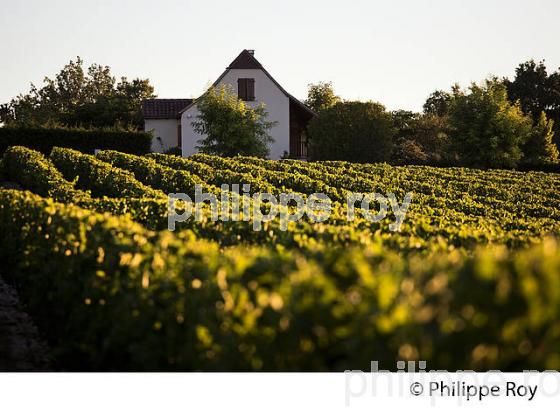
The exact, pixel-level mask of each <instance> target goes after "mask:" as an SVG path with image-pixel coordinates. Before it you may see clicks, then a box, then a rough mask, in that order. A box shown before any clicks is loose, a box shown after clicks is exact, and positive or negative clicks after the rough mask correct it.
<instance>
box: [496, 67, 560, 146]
mask: <svg viewBox="0 0 560 410" xmlns="http://www.w3.org/2000/svg"><path fill="white" fill-rule="evenodd" d="M504 83H505V85H506V87H507V90H508V95H509V98H510V101H512V102H515V101H519V103H520V104H521V108H522V109H523V111H524V112H525V113H527V114H531V115H532V116H533V121H534V122H535V123H537V122H538V121H539V120H540V116H541V112H544V113H545V114H546V116H547V117H548V118H549V119H551V120H553V121H554V124H555V127H554V131H555V133H556V139H557V143H560V140H559V139H558V137H560V71H555V72H554V73H552V74H548V72H547V69H546V66H545V62H544V61H540V62H539V63H535V61H534V60H529V61H526V62H524V63H521V64H519V66H518V67H517V68H516V70H515V78H514V79H513V80H509V79H507V78H506V79H504Z"/></svg>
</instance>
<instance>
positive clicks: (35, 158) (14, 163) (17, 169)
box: [2, 146, 89, 203]
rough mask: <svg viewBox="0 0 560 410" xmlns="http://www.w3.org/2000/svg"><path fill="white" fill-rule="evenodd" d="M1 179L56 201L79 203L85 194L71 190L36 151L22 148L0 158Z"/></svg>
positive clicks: (54, 169)
mask: <svg viewBox="0 0 560 410" xmlns="http://www.w3.org/2000/svg"><path fill="white" fill-rule="evenodd" d="M2 163H3V167H4V173H5V178H6V179H7V180H8V181H11V182H16V183H18V184H20V185H22V186H23V187H25V188H27V189H29V190H31V191H33V192H35V193H37V194H39V195H42V196H49V197H52V198H54V199H55V200H57V201H60V202H66V203H67V202H79V201H82V200H87V199H89V194H88V193H87V192H84V191H80V190H77V189H75V188H74V184H73V183H72V182H69V181H67V180H66V179H64V177H63V176H62V174H61V173H60V171H58V170H57V169H56V167H55V166H54V165H53V163H52V162H51V161H49V160H48V159H47V158H45V157H44V156H43V154H41V153H40V152H37V151H33V150H31V149H29V148H25V147H17V146H16V147H10V148H8V149H7V150H6V151H5V152H4V157H3V159H2Z"/></svg>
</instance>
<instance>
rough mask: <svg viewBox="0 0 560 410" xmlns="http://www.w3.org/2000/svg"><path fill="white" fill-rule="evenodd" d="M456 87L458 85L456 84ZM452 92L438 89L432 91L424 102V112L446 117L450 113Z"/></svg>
mask: <svg viewBox="0 0 560 410" xmlns="http://www.w3.org/2000/svg"><path fill="white" fill-rule="evenodd" d="M454 87H456V86H454ZM451 96H452V94H451V93H448V92H446V91H441V90H436V91H434V92H433V93H431V94H430V95H429V96H428V98H427V99H426V102H425V103H424V107H423V108H424V113H425V114H432V115H437V116H439V117H444V116H446V115H447V114H448V113H449V104H450V102H451Z"/></svg>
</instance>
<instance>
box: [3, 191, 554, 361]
mask: <svg viewBox="0 0 560 410" xmlns="http://www.w3.org/2000/svg"><path fill="white" fill-rule="evenodd" d="M0 227H2V235H0V272H1V274H2V275H5V276H7V277H9V279H10V280H12V281H13V282H15V283H16V284H17V286H18V288H19V292H20V296H21V298H22V300H23V301H24V303H25V304H26V305H27V306H28V309H29V311H30V313H31V314H32V316H33V317H34V318H35V320H36V323H37V324H38V325H39V326H40V327H41V330H42V331H43V332H44V333H45V334H46V335H47V338H48V342H49V344H50V346H51V348H52V352H53V355H54V357H55V363H56V364H57V366H59V367H60V368H62V369H70V370H221V371H226V370H300V371H302V370H305V371H312V370H336V371H339V370H344V369H369V366H370V361H371V360H379V361H380V363H381V366H383V368H394V366H395V361H396V360H399V359H408V360H415V359H419V358H421V359H422V360H427V362H428V368H429V369H441V368H444V369H449V370H453V369H494V368H499V369H501V370H521V369H544V368H548V369H558V368H560V354H559V353H558V345H559V344H560V324H559V323H558V320H557V318H558V317H559V315H560V276H559V275H558V272H559V271H560V252H558V244H557V243H556V242H554V241H552V240H550V241H545V242H544V243H543V244H540V245H536V246H533V247H532V248H531V249H528V250H522V251H518V252H515V251H508V250H506V249H505V248H502V247H487V248H485V249H481V250H479V251H476V252H474V254H473V255H472V256H468V255H466V254H465V253H463V252H461V251H459V250H454V251H444V252H434V253H432V254H430V255H429V257H427V256H426V255H417V256H415V255H413V254H412V255H409V256H407V257H404V256H402V255H400V254H399V253H395V252H391V251H389V250H386V249H384V248H382V247H381V246H369V247H354V248H333V247H326V248H323V247H317V248H316V249H315V250H312V251H309V252H308V254H306V256H305V257H303V256H302V255H301V254H299V253H298V252H297V251H294V250H292V249H290V250H288V249H283V248H278V249H275V250H271V249H266V248H260V247H253V248H247V247H233V248H229V249H220V248H219V247H218V245H217V244H213V243H209V242H206V241H202V240H198V239H196V238H195V236H194V235H192V234H191V233H190V232H183V233H181V234H178V235H174V234H171V233H169V232H165V233H160V234H156V233H153V232H150V231H148V230H146V229H144V228H142V227H141V226H140V225H138V224H136V223H134V222H132V221H131V220H130V218H128V217H111V216H108V215H100V214H96V213H94V212H91V211H86V210H83V209H80V208H78V207H76V206H65V205H61V204H56V203H53V202H52V201H51V200H45V199H42V198H40V197H38V196H35V195H32V194H30V193H25V192H19V191H10V190H0ZM385 366H386V367H385Z"/></svg>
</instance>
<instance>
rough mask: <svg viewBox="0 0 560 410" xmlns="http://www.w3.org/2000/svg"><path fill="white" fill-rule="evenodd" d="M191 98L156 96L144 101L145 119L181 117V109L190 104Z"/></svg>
mask: <svg viewBox="0 0 560 410" xmlns="http://www.w3.org/2000/svg"><path fill="white" fill-rule="evenodd" d="M192 101H193V100H192V99H191V98H155V99H151V100H144V101H142V114H143V115H144V119H146V120H148V119H168V118H179V117H180V116H181V115H180V111H181V110H182V109H183V108H185V107H186V106H188V105H189V104H190V103H191V102H192Z"/></svg>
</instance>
